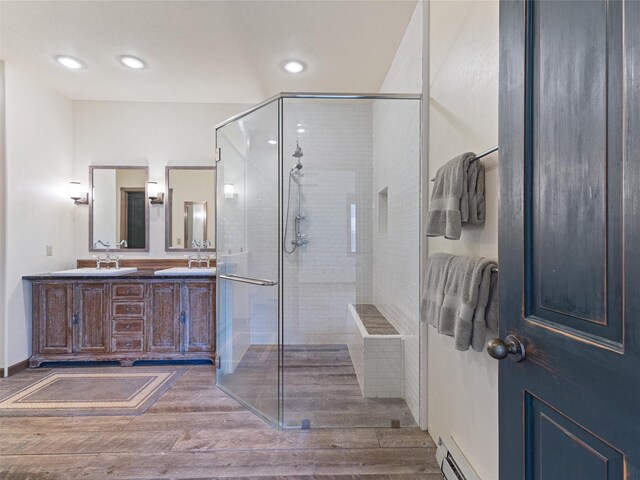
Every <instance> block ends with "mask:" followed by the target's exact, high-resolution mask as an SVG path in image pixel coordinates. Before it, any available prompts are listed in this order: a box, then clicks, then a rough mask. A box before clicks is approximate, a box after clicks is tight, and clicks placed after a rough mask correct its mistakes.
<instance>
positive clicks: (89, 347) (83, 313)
mask: <svg viewBox="0 0 640 480" xmlns="http://www.w3.org/2000/svg"><path fill="white" fill-rule="evenodd" d="M110 288H111V287H110V285H109V284H108V283H104V282H102V283H80V284H78V287H77V290H76V293H77V300H76V302H77V303H76V304H77V313H78V316H77V319H76V352H78V353H81V352H84V353H106V352H108V351H109V345H110V343H111V342H110V341H109V340H110V336H111V332H110V327H111V322H110V315H109V305H110V295H109V291H110Z"/></svg>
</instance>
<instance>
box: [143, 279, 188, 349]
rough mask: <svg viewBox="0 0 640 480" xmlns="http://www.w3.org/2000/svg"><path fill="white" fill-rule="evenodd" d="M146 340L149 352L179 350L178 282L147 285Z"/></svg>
mask: <svg viewBox="0 0 640 480" xmlns="http://www.w3.org/2000/svg"><path fill="white" fill-rule="evenodd" d="M147 289H148V290H147V302H148V307H147V320H146V321H147V328H146V331H147V342H146V350H147V351H149V352H158V353H162V352H164V353H172V352H179V351H180V284H179V283H174V282H151V283H149V284H148V285H147Z"/></svg>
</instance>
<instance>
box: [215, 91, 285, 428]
mask: <svg viewBox="0 0 640 480" xmlns="http://www.w3.org/2000/svg"><path fill="white" fill-rule="evenodd" d="M277 139H278V102H277V101H274V102H273V103H271V104H269V105H266V106H264V107H262V108H260V109H258V110H255V111H253V112H252V113H249V114H247V115H245V116H243V117H241V118H239V119H237V120H234V121H232V122H230V123H228V124H226V125H224V126H223V127H220V128H218V129H217V130H216V141H217V145H218V147H219V148H220V151H219V153H220V158H219V161H218V163H217V212H216V213H217V225H218V228H217V241H216V250H217V296H218V298H217V300H218V301H217V307H216V308H217V312H216V313H217V317H216V318H217V353H218V360H219V364H218V370H217V378H216V383H217V385H218V386H219V387H220V388H221V389H222V390H224V391H225V392H227V393H228V394H230V395H231V396H233V397H234V398H235V399H237V400H238V401H239V402H241V403H243V404H245V405H246V406H248V407H249V408H251V409H252V410H253V411H255V412H256V413H258V414H259V415H261V416H262V417H264V419H265V420H267V421H268V422H269V423H271V424H272V425H274V426H277V425H278V421H279V408H280V404H279V397H280V392H279V377H278V374H279V355H280V338H279V321H278V320H279V286H278V278H279V274H280V269H279V264H280V256H279V255H280V242H279V235H280V232H279V224H280V222H279V218H278V215H279V211H280V205H279V199H280V196H279V181H278V178H279V172H278V145H277Z"/></svg>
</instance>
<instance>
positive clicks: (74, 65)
mask: <svg viewBox="0 0 640 480" xmlns="http://www.w3.org/2000/svg"><path fill="white" fill-rule="evenodd" d="M56 62H58V63H59V64H60V65H64V66H65V67H67V68H70V69H71V70H80V69H82V68H84V67H85V65H84V63H82V62H81V61H80V60H78V59H77V58H73V57H70V56H68V55H57V56H56Z"/></svg>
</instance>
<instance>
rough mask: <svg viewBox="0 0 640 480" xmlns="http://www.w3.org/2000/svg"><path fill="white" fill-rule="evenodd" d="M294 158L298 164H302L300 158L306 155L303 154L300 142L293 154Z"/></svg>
mask: <svg viewBox="0 0 640 480" xmlns="http://www.w3.org/2000/svg"><path fill="white" fill-rule="evenodd" d="M292 156H293V157H295V158H297V159H298V163H300V160H299V159H300V158H302V157H304V154H303V153H302V148H300V144H299V143H298V142H296V151H295V152H293V155H292Z"/></svg>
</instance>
